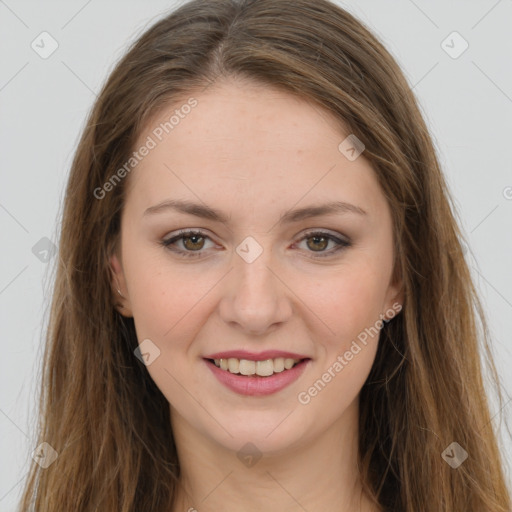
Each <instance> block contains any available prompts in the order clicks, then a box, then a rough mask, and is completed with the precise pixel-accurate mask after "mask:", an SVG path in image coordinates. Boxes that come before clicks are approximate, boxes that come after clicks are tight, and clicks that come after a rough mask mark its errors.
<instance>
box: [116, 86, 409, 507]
mask: <svg viewBox="0 0 512 512" xmlns="http://www.w3.org/2000/svg"><path fill="white" fill-rule="evenodd" d="M190 96H192V97H194V98H195V99H196V100H197V102H198V104H197V106H196V107H195V108H194V109H192V111H191V112H190V113H189V114H188V115H187V116H186V117H184V118H183V119H180V122H179V124H178V125H177V126H175V127H174V129H173V130H172V131H170V132H169V134H168V135H167V136H166V137H165V138H164V139H163V140H162V141H161V142H159V143H158V144H157V145H156V147H155V148H154V149H151V151H150V152H149V154H148V155H147V156H146V157H145V158H144V159H143V160H142V161H141V162H140V163H139V164H138V165H137V167H136V168H135V169H134V170H133V171H132V174H131V175H130V176H129V180H130V187H129V190H128V194H127V197H126V203H125V207H124V209H123V212H122V221H121V244H120V248H119V252H118V253H116V254H115V255H113V256H112V259H111V265H112V268H113V270H114V272H115V280H114V281H113V286H115V288H118V287H119V289H120V291H121V293H122V295H123V297H124V298H123V303H122V308H121V309H120V312H121V313H122V314H123V315H125V316H128V317H131V316H133V318H134V322H135V327H136V332H137V337H138V340H139V343H141V342H142V341H143V340H145V339H150V340H151V343H152V344H153V346H156V347H158V350H159V351H160V354H159V356H158V357H156V359H154V361H153V362H152V363H151V364H150V365H148V366H147V370H148V372H149V374H150V376H151V378H152V379H153V380H154V381H155V383H156V384H157V386H158V387H159V389H160V390H161V391H162V393H163V394H164V395H165V397H166V398H167V400H168V402H169V404H170V411H171V424H172V431H173V435H174V438H175V442H176V446H177V450H178V455H179V461H180V467H181V473H182V476H181V480H180V482H181V486H180V487H179V490H178V498H177V504H176V506H175V508H174V510H175V511H187V510H193V509H194V508H195V509H196V510H198V511H201V512H202V511H205V512H208V511H219V510H222V511H223V512H231V511H235V510H236V511H240V510H244V511H246V512H247V511H261V510H266V511H269V512H273V511H279V512H292V511H303V510H307V511H314V510H322V511H324V512H330V511H333V512H334V511H340V510H344V511H350V512H353V511H365V512H369V511H377V510H378V508H377V507H375V505H372V504H371V502H370V501H369V499H368V498H367V497H366V496H365V495H362V496H361V484H360V481H359V480H358V478H357V467H356V457H357V439H358V423H357V421H358V411H359V392H360V390H361V387H362V386H363V384H364V382H365V380H366V378H367V376H368V374H369V372H370V369H371V367H372V364H373V361H374V359H375V354H376V350H377V343H378V336H375V337H373V338H369V340H368V343H367V344H366V345H362V344H360V345H361V346H362V350H361V351H360V352H358V353H357V355H355V356H354V357H353V359H351V360H350V361H348V362H347V364H346V366H344V367H343V370H342V371H339V372H337V373H334V375H335V376H334V377H332V378H331V379H330V381H329V382H328V383H327V384H326V385H325V387H324V388H323V389H322V390H321V391H320V392H318V394H316V395H315V396H313V397H311V399H310V400H309V402H308V403H301V402H300V401H299V400H298V396H299V394H300V393H301V392H304V391H307V390H308V389H309V388H310V387H311V386H312V385H313V383H314V382H315V381H317V380H318V379H319V378H320V377H322V375H323V374H324V373H325V372H326V371H327V370H328V368H329V367H331V373H332V367H333V363H334V362H335V361H336V360H337V357H338V356H339V355H343V354H344V353H345V352H346V351H347V350H349V349H350V347H351V343H352V342H353V340H356V339H357V336H358V335H359V334H360V333H361V332H363V331H364V330H365V328H370V327H371V326H374V325H375V323H376V321H377V320H379V319H381V318H383V316H384V318H386V317H388V318H389V314H387V315H386V311H387V312H388V313H389V310H390V308H392V306H393V304H395V305H396V304H397V303H398V304H402V299H403V297H402V295H401V289H400V283H397V282H394V280H393V278H392V271H393V242H392V233H393V232H392V220H391V213H390V210H389V206H388V204H387V201H386V200H385V197H384V196H383V194H382V191H381V189H380V187H379V184H378V181H377V178H376V176H375V173H374V171H373V169H372V167H371V165H370V163H369V162H368V161H367V160H366V159H365V158H364V153H363V154H362V155H361V156H359V157H358V158H357V159H355V160H354V161H350V160H349V159H347V158H346V156H345V155H344V154H342V153H341V152H340V150H339V149H338V145H339V144H340V142H341V141H342V140H343V139H344V138H345V137H346V135H347V134H343V133H341V131H340V128H339V126H338V125H337V124H336V123H335V121H334V120H333V119H332V118H331V117H330V115H329V114H328V113H327V112H326V111H323V110H322V109H321V108H319V107H318V106H313V105H312V104H310V103H308V102H306V101H305V100H302V99H298V98H296V97H294V96H292V95H289V94H287V93H285V92H281V91H278V90H275V89H272V88H269V87H268V86H261V85H257V84H250V83H247V82H240V81H236V80H225V81H223V82H221V83H216V84H215V85H214V86H211V87H209V88H208V89H207V90H206V91H202V92H198V93H195V94H191V95H190ZM185 102H186V99H185V101H183V102H177V103H174V104H173V105H172V106H170V107H169V108H168V109H167V108H166V109H165V111H161V112H159V113H158V115H157V116H156V117H155V119H153V120H152V121H151V123H148V128H147V130H146V131H145V132H144V133H143V134H141V136H140V137H139V140H138V144H137V145H136V146H137V147H139V146H140V145H141V144H142V143H144V141H146V139H147V136H148V135H151V131H152V130H153V129H154V128H155V127H156V126H158V124H159V123H160V122H162V121H163V120H168V119H169V117H170V116H171V115H172V114H173V112H174V110H175V109H176V108H179V107H180V105H183V104H184V103H185ZM168 199H185V200H189V201H193V202H196V203H200V204H201V205H204V204H206V205H208V206H209V207H211V208H214V209H216V210H219V211H221V212H222V213H224V214H225V216H226V217H227V218H228V219H227V221H226V222H219V221H215V220H213V219H206V218H200V217H196V216H194V215H192V214H185V213H181V212H178V211H174V210H171V209H164V210H161V211H160V212H159V213H153V214H146V215H144V212H145V210H146V209H147V208H149V207H151V206H154V205H157V204H159V203H161V202H163V201H165V200H168ZM330 201H344V202H347V203H350V204H352V205H356V206H358V207H359V208H361V209H363V210H364V211H365V212H366V214H360V213H355V212H350V211H347V212H344V213H340V212H336V213H331V214H324V215H321V216H316V217H312V218H306V219H302V220H299V221H298V222H291V223H285V224H279V223H278V220H279V219H280V216H281V215H282V214H283V213H284V212H286V211H288V210H291V209H295V208H302V207H305V206H315V205H320V204H324V203H327V202H330ZM180 229H198V230H200V231H202V232H204V238H201V237H199V238H193V236H192V239H191V238H189V239H188V240H187V239H186V238H185V239H184V238H182V239H181V240H178V241H176V242H174V244H173V245H172V248H174V249H176V250H181V251H183V252H187V251H188V252H189V253H192V252H196V253H197V252H199V254H200V256H199V257H196V258H188V259H187V258H184V257H180V256H179V255H178V254H176V253H175V252H172V250H171V249H170V248H167V247H164V246H162V245H161V242H162V240H166V239H169V238H171V237H172V236H173V235H176V234H177V231H178V230H180ZM315 230H317V231H318V230H321V231H328V234H331V235H332V236H335V237H337V238H339V239H341V240H349V241H350V243H351V245H350V246H348V247H345V248H343V249H341V250H340V251H338V252H334V248H335V247H336V246H337V244H336V242H335V241H333V240H330V239H327V240H328V243H327V242H326V241H325V240H323V239H318V238H315V237H314V236H312V235H309V237H307V238H304V235H305V233H306V232H307V231H315ZM248 236H250V237H252V238H253V239H255V240H256V241H257V243H258V244H259V246H260V247H261V249H262V253H261V255H260V256H259V257H257V258H256V259H255V260H254V261H252V262H250V263H249V262H248V261H247V260H245V259H244V258H242V257H241V256H239V254H238V253H237V252H236V249H237V247H238V246H239V245H240V244H241V242H242V241H243V240H244V239H245V238H246V237H248ZM189 237H190V235H189ZM327 253H330V255H329V256H327V257H324V258H322V257H321V255H322V254H327ZM319 255H320V256H319ZM116 293H117V292H116ZM234 349H244V350H248V351H252V352H260V351H264V350H272V349H276V350H285V351H290V352H294V353H299V354H301V355H304V356H306V357H308V358H309V359H310V361H309V362H308V363H307V366H306V368H305V370H304V371H303V373H302V374H301V375H300V376H299V377H298V379H297V380H295V381H293V382H292V383H291V384H289V385H288V386H287V387H285V388H284V389H281V390H279V391H278V392H275V393H272V394H270V395H266V396H247V395H242V394H239V393H237V392H235V391H232V390H231V389H229V388H227V387H226V386H225V385H224V384H222V383H221V382H220V381H219V380H217V378H216V377H215V376H214V375H213V372H212V371H210V369H209V368H208V367H207V364H210V363H207V362H206V361H205V360H204V359H203V358H204V356H205V355H207V354H212V353H214V352H220V351H226V350H234ZM331 376H332V375H331ZM246 378H247V377H246ZM302 396H304V394H303V395H302ZM248 442H250V443H252V445H251V446H253V447H255V448H251V450H253V452H252V454H253V455H256V456H261V458H259V460H257V462H256V463H254V464H253V465H250V464H244V463H242V461H241V460H240V458H239V457H237V453H238V452H239V450H240V449H241V447H243V446H244V445H245V444H246V443H248Z"/></svg>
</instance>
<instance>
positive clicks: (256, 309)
mask: <svg viewBox="0 0 512 512" xmlns="http://www.w3.org/2000/svg"><path fill="white" fill-rule="evenodd" d="M270 241H271V237H270V236H267V237H264V236H259V237H258V239H256V237H253V236H248V237H246V238H245V239H244V240H243V241H242V242H241V243H240V244H239V245H238V246H237V247H236V248H235V253H234V255H233V266H234V269H233V271H232V272H230V275H229V278H228V279H229V286H228V288H229V292H228V293H227V294H225V296H224V297H223V300H222V307H221V315H222V317H223V319H224V321H226V322H236V323H237V324H239V325H240V327H242V328H243V329H244V330H246V331H251V332H258V333H262V332H265V331H266V330H267V329H268V328H270V327H271V326H272V325H274V324H275V323H280V322H283V321H285V320H286V319H287V318H288V316H289V315H290V313H291V306H290V304H289V301H288V300H287V294H286V291H285V290H286V287H285V286H284V285H283V283H282V282H281V281H280V280H279V279H278V278H277V277H276V275H275V273H276V270H275V268H276V267H278V265H277V264H276V261H274V260H275V258H273V252H272V249H271V247H270Z"/></svg>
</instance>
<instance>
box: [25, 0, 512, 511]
mask: <svg viewBox="0 0 512 512" xmlns="http://www.w3.org/2000/svg"><path fill="white" fill-rule="evenodd" d="M61 236H62V238H61V243H60V258H59V267H58V272H57V277H56V284H55V290H54V296H53V307H52V311H51V323H50V328H49V331H48V340H47V349H46V353H45V359H44V363H43V364H44V372H45V373H44V375H43V382H42V385H43V390H44V394H43V396H42V401H41V425H40V441H41V447H42V448H41V454H40V459H44V463H41V461H39V462H37V463H36V462H34V465H33V468H32V471H31V475H30V479H29V480H28V482H27V487H26V490H25V493H24V496H23V501H22V503H21V504H20V510H29V506H30V503H33V506H34V510H37V511H38V512H44V511H57V510H59V511H60V510H77V511H93V510H101V511H137V512H139V511H148V512H149V511H157V510H158V511H173V512H174V511H180V510H189V511H192V510H199V511H203V510H204V511H217V510H222V511H224V512H226V511H227V512H229V511H231V510H235V509H236V510H245V511H249V510H250V511H253V510H254V511H256V510H280V511H283V510H286V511H288V510H289V511H291V510H309V511H313V510H325V511H331V510H332V511H335V510H350V511H365V512H367V511H395V512H396V511H417V510H422V511H423V512H431V511H432V512H434V511H435V512H440V511H446V512H448V511H449V512H454V511H457V512H459V511H460V512H462V511H464V512H468V511H472V512H483V511H492V512H498V511H499V512H505V511H507V510H510V505H511V502H510V496H509V493H508V490H507V488H506V484H505V479H504V468H503V461H502V460H501V459H500V453H499V450H498V445H497V440H496V436H495V433H494V432H493V429H492V424H491V416H490V412H489V407H488V404H487V398H486V393H485V389H484V386H483V382H482V369H481V367H480V359H479V358H480V350H481V349H483V350H484V351H485V354H486V355H488V357H489V364H490V368H491V370H492V371H493V373H492V375H493V376H494V378H495V379H496V383H497V384H498V383H499V382H498V376H497V373H496V370H495V367H494V365H493V362H492V357H491V355H490V352H489V345H488V341H487V330H486V327H485V325H486V324H485V319H484V317H483V314H482V311H481V308H480V305H479V300H478V297H477V295H476V293H475V289H474V287H473V284H472V282H471V279H470V273H469V271H468V267H467V264H466V262H465V260H464V257H463V252H462V248H461V239H462V237H461V233H460V231H459V228H458V225H457V222H456V220H455V215H454V213H453V211H452V206H451V199H450V196H449V192H448V190H447V187H446V184H445V181H444V178H443V176H442V174H441V171H440V168H439V164H438V162H437V159H436V155H435V150H434V147H433V145H432V142H431V139H430V136H429V133H428V130H427V128H426V126H425V123H424V121H423V119H422V117H421V114H420V112H419V109H418V106H417V103H416V101H415V98H414V96H413V94H412V92H411V90H410V88H409V86H408V84H407V82H406V80H405V79H404V77H403V74H402V73H401V71H400V69H399V67H398V66H397V64H396V62H395V61H394V60H393V59H392V57H391V56H390V54H389V53H388V52H387V51H386V50H385V49H384V48H383V46H382V45H381V44H380V43H379V42H378V41H377V40H376V38H375V37H374V36H373V35H372V34H370V33H369V31H368V30H367V29H366V28H365V27H364V26H363V25H362V24H361V23H360V22H359V21H357V20H356V19H355V18H354V17H353V16H351V15H350V14H349V13H347V12H346V11H344V10H342V9H340V8H339V7H337V6H335V5H334V4H331V3H329V2H327V1H325V0H317V1H315V2H312V1H307V0H298V1H295V0H294V1H293V2H292V1H288V0H258V1H252V0H241V1H235V0H232V1H231V0H221V1H213V2H212V1H203V0H195V1H192V2H189V3H187V4H185V5H183V6H182V7H180V8H179V9H178V10H176V11H175V12H173V13H171V14H170V15H169V16H167V17H166V18H164V19H162V20H161V21H159V22H157V23H156V24H155V25H154V26H153V27H151V28H150V29H149V30H148V31H147V32H146V33H145V34H143V35H142V36H141V37H140V39H139V40H138V41H136V42H135V43H134V44H133V46H132V48H130V50H129V52H128V53H127V55H126V56H125V57H124V58H123V59H122V60H121V62H120V63H119V64H118V65H117V67H116V69H115V70H114V71H113V72H112V74H111V76H110V77H109V79H108V81H107V82H106V84H105V86H104V87H103V90H102V91H101V93H100V95H99V97H98V99H97V101H96V103H95V105H94V108H93V110H92V112H91V114H90V117H89V119H88V121H87V124H86V127H85V129H84V133H83V136H82V139H81V141H80V144H79V147H78V150H77V153H76V156H75V159H74V162H73V166H72V169H71V174H70V178H69V183H68V187H67V193H66V199H65V209H64V214H63V221H62V233H61ZM477 320H478V321H479V322H481V324H482V327H483V328H482V329H481V331H480V330H479V329H478V325H479V324H478V323H477ZM480 340H481V341H482V345H480ZM497 389H498V392H499V387H498V388H497ZM500 398H501V395H500ZM43 443H46V444H43Z"/></svg>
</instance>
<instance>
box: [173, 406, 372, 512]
mask: <svg viewBox="0 0 512 512" xmlns="http://www.w3.org/2000/svg"><path fill="white" fill-rule="evenodd" d="M357 420H358V400H357V399H356V400H355V401H354V402H353V403H352V404H351V406H350V407H348V408H347V409H346V411H345V413H344V415H343V416H342V417H341V418H339V420H338V421H337V422H336V423H333V424H332V425H331V427H330V428H329V430H327V431H325V432H324V433H323V434H322V435H321V436H318V437H317V438H316V439H313V440H302V441H300V442H297V443H296V444H295V445H294V446H287V447H286V448H283V449H282V450H281V451H280V452H279V453H273V454H272V455H269V454H264V453H263V454H260V453H259V452H258V453H257V454H256V453H254V454H252V455H253V456H254V458H253V459H252V460H251V459H250V458H248V459H246V461H247V462H246V463H245V464H244V463H243V462H241V460H240V459H239V457H237V453H236V452H233V451H232V450H228V449H226V448H225V447H224V446H222V445H220V444H219V443H218V442H216V441H215V440H213V439H212V438H210V437H205V436H204V435H203V434H202V433H200V432H198V431H197V430H196V429H194V427H193V426H192V425H190V424H189V423H187V422H186V421H185V420H184V418H183V417H181V416H179V415H178V413H177V411H176V410H174V409H171V422H172V428H173V434H174V438H175V442H176V448H177V452H178V457H179V461H180V485H179V486H178V491H177V496H176V499H175V501H174V503H175V506H174V508H173V512H185V511H189V512H194V511H196V510H197V511H200V512H214V511H218V510H222V511H223V512H232V511H240V510H244V511H246V512H249V511H261V510H265V511H267V512H274V511H276V512H277V511H279V512H292V511H299V510H306V511H312V510H322V511H323V512H331V511H332V512H334V511H336V512H339V511H340V510H342V511H347V512H370V511H371V512H373V511H376V510H378V509H377V508H375V507H374V506H373V507H372V505H371V503H370V501H369V499H368V498H367V497H366V496H365V495H364V494H363V492H362V487H361V484H360V480H359V474H358V471H357V450H358V430H357V425H358V423H357ZM243 444H244V443H243V442H242V443H241V445H243ZM260 455H261V458H259V459H258V456H260Z"/></svg>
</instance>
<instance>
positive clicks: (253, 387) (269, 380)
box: [203, 359, 311, 396]
mask: <svg viewBox="0 0 512 512" xmlns="http://www.w3.org/2000/svg"><path fill="white" fill-rule="evenodd" d="M203 361H205V363H206V365H207V366H208V368H210V370H211V371H212V373H213V375H215V377H217V379H219V381H220V382H221V383H222V384H224V385H225V386H226V387H228V388H229V389H231V390H232V391H235V392H236V393H239V394H241V395H248V396H264V395H271V394H272V393H277V392H278V391H280V390H281V389H283V388H285V387H286V386H288V385H289V384H291V383H292V382H294V381H296V380H297V379H298V378H299V377H300V376H301V374H302V372H303V371H304V370H305V369H306V365H307V364H308V363H309V362H310V361H311V359H304V360H302V361H301V362H300V363H298V364H296V365H295V366H294V367H293V368H291V369H290V370H284V371H282V372H279V373H274V374H273V375H271V376H270V377H259V376H257V375H248V376H245V375H240V374H238V373H231V372H230V371H228V370H221V369H220V368H219V367H217V366H215V364H214V363H212V362H211V361H209V360H208V359H203Z"/></svg>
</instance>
